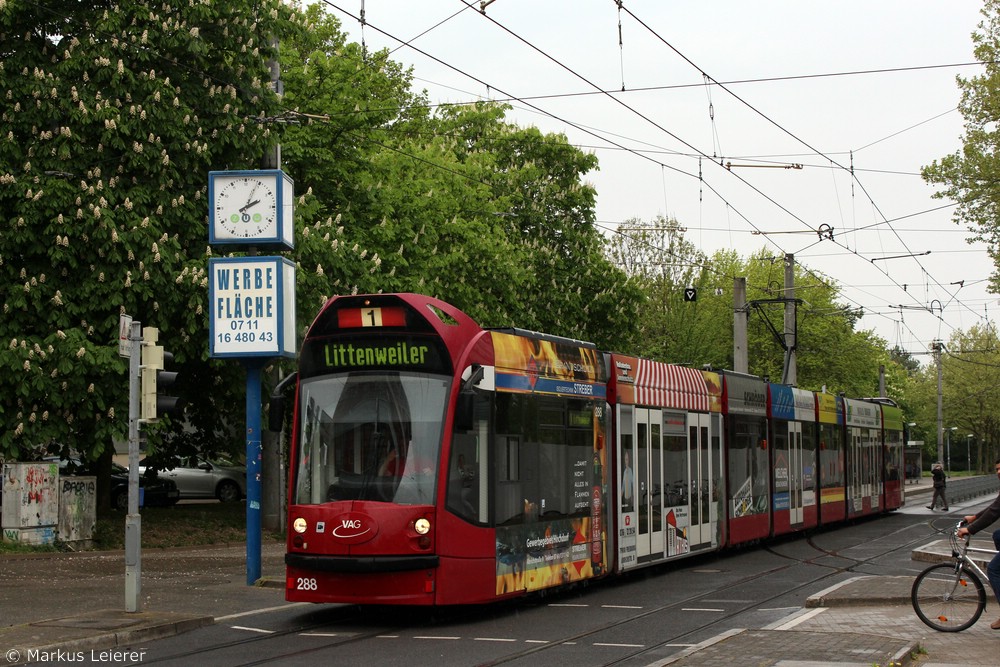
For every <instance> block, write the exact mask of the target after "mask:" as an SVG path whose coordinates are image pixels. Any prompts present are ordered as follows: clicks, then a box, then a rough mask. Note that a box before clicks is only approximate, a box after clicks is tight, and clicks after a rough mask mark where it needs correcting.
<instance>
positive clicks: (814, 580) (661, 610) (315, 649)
mask: <svg viewBox="0 0 1000 667" xmlns="http://www.w3.org/2000/svg"><path fill="white" fill-rule="evenodd" d="M875 520H879V519H875ZM916 525H920V524H910V525H908V526H904V527H899V528H897V529H895V530H892V531H890V532H888V533H884V534H880V535H879V536H877V537H874V538H872V539H870V540H865V541H861V542H857V543H855V544H854V545H851V546H850V547H845V548H843V549H833V548H828V547H825V546H823V545H822V544H821V543H820V542H819V540H820V538H821V534H822V533H815V534H810V535H807V536H800V538H801V539H800V540H796V541H795V542H799V543H800V544H802V543H804V544H806V545H808V546H809V548H811V549H813V550H814V551H815V552H816V553H815V554H813V555H804V556H802V555H800V556H795V555H792V554H788V553H782V551H781V546H782V544H777V545H774V544H769V545H765V546H763V547H761V550H762V551H766V552H768V553H769V554H771V555H773V556H774V557H776V558H780V559H783V560H785V561H787V562H784V563H781V564H779V565H777V566H775V567H770V568H767V569H765V570H760V571H755V572H754V573H753V574H748V575H746V576H741V577H739V578H738V579H735V580H733V581H731V582H729V583H727V584H725V585H721V586H718V587H714V588H712V589H711V590H700V591H697V592H692V593H691V594H689V595H685V596H683V597H681V598H675V599H672V600H671V601H670V602H667V603H663V604H660V605H656V606H654V607H646V608H643V609H641V610H636V612H635V613H629V614H628V615H627V617H624V618H618V619H616V620H613V621H608V622H605V623H600V624H598V625H594V626H592V627H588V628H586V629H584V630H581V631H579V632H575V633H570V634H567V635H566V636H563V637H559V638H556V639H551V640H545V642H544V643H538V644H532V645H530V646H526V647H523V648H520V649H519V650H515V651H513V652H510V653H506V654H504V655H501V656H498V657H496V658H495V659H491V660H486V661H479V662H468V663H461V664H475V665H476V667H494V666H500V665H506V664H513V663H517V662H518V661H522V660H527V659H531V660H532V661H534V660H538V659H542V660H544V659H545V656H546V655H547V654H548V655H553V653H552V652H554V651H557V650H559V649H560V648H564V647H566V646H568V645H571V644H575V643H584V642H586V641H587V639H588V638H597V637H600V636H601V635H602V634H604V633H608V632H609V631H613V630H614V629H615V628H623V627H627V626H628V625H630V624H635V623H642V622H643V621H644V620H647V619H651V618H654V617H656V616H658V615H669V614H680V613H683V610H684V609H685V608H688V607H691V606H693V605H697V603H699V601H702V600H707V599H712V598H718V597H720V596H721V597H726V596H727V595H728V594H730V593H731V592H733V591H737V590H739V589H740V588H743V587H746V586H747V585H748V584H750V583H752V582H753V581H754V580H759V579H762V578H766V577H780V575H781V574H782V573H783V572H786V571H790V570H791V569H792V568H796V567H799V566H801V565H808V566H811V567H816V568H820V570H818V571H817V576H812V577H810V578H809V580H808V581H805V582H801V583H798V584H794V585H789V586H787V587H781V588H780V590H776V591H775V592H774V593H773V594H771V595H766V596H763V597H756V598H754V599H753V601H752V604H740V605H739V606H737V607H734V608H732V609H730V610H728V611H726V612H725V613H722V614H720V615H716V616H713V617H712V618H711V619H709V620H705V621H704V622H699V623H696V624H695V625H689V626H687V627H686V628H685V629H684V630H683V631H680V632H676V633H675V634H672V635H670V636H659V637H658V638H657V641H656V643H655V644H653V645H648V646H643V647H641V648H637V649H635V650H627V651H626V652H625V653H622V654H619V655H617V656H616V657H615V658H614V659H610V660H607V661H605V662H601V663H590V664H601V665H602V667H610V666H613V665H624V664H628V663H631V664H635V661H636V660H637V659H641V658H642V657H643V656H649V655H651V654H653V653H654V652H657V651H660V650H661V649H662V647H663V646H664V645H667V644H689V643H696V640H697V638H698V637H699V636H701V637H702V638H703V637H704V633H705V631H706V630H710V629H711V628H712V627H713V626H720V625H721V626H726V624H727V622H729V621H731V620H732V619H734V618H736V617H738V616H739V615H741V614H745V613H747V612H748V611H752V610H753V609H754V608H759V607H763V606H766V605H767V604H768V603H770V602H774V601H775V600H778V599H780V598H784V597H787V596H789V595H794V594H795V593H797V592H801V591H804V590H809V589H818V588H822V587H825V586H828V585H830V583H832V582H833V581H834V580H835V579H836V578H837V577H838V576H839V575H842V574H844V573H846V572H862V573H863V572H864V570H865V569H866V568H867V567H868V566H870V565H871V564H872V563H874V562H876V561H878V560H879V559H883V558H885V557H886V556H889V555H892V554H894V553H900V552H904V551H907V550H912V549H913V548H914V546H916V545H918V544H921V543H923V542H926V540H927V539H928V536H927V534H926V533H921V534H920V535H918V536H914V537H912V538H909V539H904V540H903V542H901V543H900V542H897V541H895V540H894V539H893V538H896V539H898V538H899V537H900V535H901V534H904V533H906V532H908V531H913V530H914V529H915V526H916ZM926 525H929V527H930V528H931V529H932V530H934V531H935V532H940V530H941V529H939V528H938V527H937V526H935V525H934V522H933V521H931V522H928V523H927V524H926ZM880 541H887V542H889V544H886V545H885V546H884V548H880V549H877V550H876V551H875V552H874V553H870V554H867V555H865V556H864V557H856V556H852V555H850V554H847V553H845V552H846V551H849V549H851V548H854V547H857V546H861V545H864V544H867V545H869V546H870V545H872V544H876V543H878V542H880ZM792 543H793V541H791V540H790V541H788V542H787V544H792ZM825 558H836V559H842V560H843V561H844V563H842V564H839V565H837V564H830V563H824V562H822V561H823V559H825ZM657 576H658V575H657ZM523 602H524V601H522V603H523ZM521 606H522V608H523V604H522V605H521ZM515 607H516V605H514V606H512V608H515ZM482 611H483V612H484V613H495V612H496V608H495V607H491V608H484V609H483V610H482ZM501 613H502V614H506V612H505V611H503V610H501ZM359 614H360V615H361V616H362V617H369V618H374V617H375V614H373V613H371V612H370V611H367V612H362V611H360V610H359V608H358V607H354V606H351V607H343V608H339V609H336V610H331V611H326V612H316V613H315V614H314V615H313V618H312V619H310V620H309V622H304V623H298V624H296V625H294V627H287V628H283V629H279V630H274V631H268V633H267V634H261V635H255V636H251V637H244V638H240V639H237V640H232V641H227V642H222V643H218V644H213V645H211V646H204V647H198V648H193V649H191V650H189V651H178V652H175V653H173V654H171V655H164V656H160V657H156V658H152V657H149V656H147V658H146V659H145V660H143V662H142V663H141V664H142V665H151V664H164V663H171V664H184V663H189V662H190V661H191V660H199V661H201V662H205V663H211V662H213V656H215V657H218V656H221V655H224V654H226V653H227V652H228V655H227V659H226V660H225V662H226V664H228V665H233V666H234V667H255V666H259V665H272V664H291V663H295V662H296V661H297V660H298V659H301V658H305V657H308V656H310V655H315V654H320V653H322V652H324V651H329V650H332V649H336V648H337V647H346V646H349V645H358V644H363V643H364V642H367V641H371V640H374V639H376V638H379V637H385V636H387V635H388V636H396V635H403V634H411V633H412V632H413V631H414V630H417V629H419V628H426V627H431V626H436V625H440V624H441V623H442V622H444V623H448V622H450V621H451V620H453V618H452V615H451V614H450V613H448V612H443V613H439V614H438V615H431V617H427V618H425V620H424V621H423V622H416V617H415V615H414V614H413V613H412V612H411V613H408V614H406V613H403V614H402V616H403V617H402V618H396V619H395V620H397V621H399V622H398V623H388V624H379V625H377V626H372V627H369V628H367V629H363V630H361V631H356V630H351V631H344V630H341V629H339V627H338V626H342V625H345V624H350V625H352V626H356V625H357V623H358V620H359V619H358V616H359ZM389 616H390V618H391V617H392V613H391V612H390V613H389ZM461 620H462V621H463V622H464V620H466V617H463V618H462V619H461ZM663 627H664V628H669V627H670V625H669V624H667V625H664V626H663ZM320 630H325V631H327V632H330V633H338V634H340V633H342V634H341V636H337V637H329V638H326V637H324V638H325V639H328V640H326V641H318V642H315V643H310V645H308V646H302V645H298V646H291V647H289V646H285V647H284V648H285V650H282V648H281V645H280V644H277V645H275V644H274V643H273V642H275V641H276V640H279V641H280V640H281V639H282V638H287V637H290V636H296V635H304V634H308V633H309V632H312V631H320ZM317 634H322V633H317ZM265 647H269V648H265ZM270 649H275V652H273V653H272V652H271V651H270ZM247 653H252V654H253V655H252V656H248V657H249V658H250V659H238V661H233V660H232V659H231V658H232V657H233V655H234V654H235V655H238V656H241V657H242V656H246V654H247ZM595 655H597V654H595ZM658 657H662V655H661V654H658ZM650 661H652V659H651V660H650ZM442 664H448V663H442Z"/></svg>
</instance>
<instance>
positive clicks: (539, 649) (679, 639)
mask: <svg viewBox="0 0 1000 667" xmlns="http://www.w3.org/2000/svg"><path fill="white" fill-rule="evenodd" d="M931 527H932V528H934V530H935V531H936V532H941V531H939V530H938V529H937V528H935V527H934V526H933V525H932V526H931ZM912 528H913V527H912V526H907V527H904V528H902V529H900V530H898V531H894V533H891V534H896V533H899V532H903V531H908V530H911V529H912ZM891 534H890V535H891ZM885 537H889V536H885ZM926 540H927V536H926V535H922V536H920V537H916V538H913V539H912V540H908V541H907V542H905V543H904V544H901V545H895V546H893V547H891V548H888V549H886V550H884V551H882V552H880V553H878V554H875V555H873V556H869V557H867V558H863V559H857V558H851V557H849V556H844V555H842V554H840V553H839V552H836V551H832V550H829V549H824V548H822V547H819V546H818V545H816V544H815V543H814V542H813V538H812V536H810V537H808V538H806V543H807V544H809V546H810V547H812V548H813V549H816V550H817V551H819V552H821V554H823V556H822V557H827V556H833V557H837V558H845V559H846V560H849V561H853V564H852V565H850V566H848V567H834V566H829V565H825V564H822V563H818V562H816V559H817V558H820V557H821V556H817V557H815V558H794V557H792V556H787V555H784V554H779V553H776V552H775V551H774V550H773V548H772V547H765V548H764V550H765V551H768V552H769V553H771V554H773V555H775V556H777V557H780V558H786V559H788V560H789V561H790V562H789V563H788V564H787V565H784V566H781V567H777V568H772V569H770V570H767V571H764V572H758V573H755V574H753V575H751V576H748V577H744V578H741V579H740V580H737V581H734V582H732V583H730V584H727V585H726V586H722V587H719V588H717V589H715V590H713V591H710V592H700V593H698V594H695V595H691V596H689V597H687V598H684V599H682V600H676V601H673V602H671V603H669V604H664V605H661V606H659V607H656V608H653V609H646V610H643V612H642V613H641V614H636V615H634V616H631V617H629V618H626V619H619V620H618V621H615V622H613V623H608V624H605V625H604V626H601V627H596V628H592V629H589V630H587V631H585V632H581V633H577V634H575V635H573V636H570V637H566V638H563V639H561V640H558V641H553V642H550V643H547V644H544V645H540V646H535V647H531V648H527V649H525V650H523V651H519V652H517V653H511V654H508V655H505V656H503V657H502V658H498V659H497V660H492V661H489V662H482V663H478V664H477V665H476V667H497V666H499V665H504V664H508V663H511V662H515V661H517V660H521V659H523V658H527V657H529V656H535V657H538V656H540V655H542V654H544V652H545V651H547V650H551V649H553V648H556V647H558V646H560V645H564V644H567V643H569V642H578V641H580V640H583V639H586V638H587V637H590V636H594V635H597V634H599V633H602V632H606V631H608V630H610V629H613V628H615V627H621V626H624V625H627V624H630V623H634V622H637V621H640V620H642V619H643V618H646V617H649V616H654V615H656V614H661V613H665V612H670V611H672V610H680V609H682V608H684V607H685V606H686V605H689V604H691V603H692V602H695V601H697V600H700V599H703V598H705V597H708V596H712V597H715V596H718V595H720V594H725V593H727V592H729V591H732V590H736V589H739V588H740V587H742V586H744V585H746V584H747V583H748V582H749V581H750V580H752V579H757V578H760V577H763V576H768V575H772V574H777V573H779V572H781V571H783V570H787V569H790V568H792V567H795V566H797V565H803V564H805V565H811V566H815V567H824V568H828V569H830V572H828V573H827V574H825V575H823V576H820V577H816V578H814V579H811V580H810V581H808V582H803V583H801V584H798V585H795V586H792V587H790V588H787V589H783V590H781V591H780V592H778V593H776V594H774V595H772V596H768V597H765V598H758V599H755V600H754V603H753V605H750V606H746V607H741V608H739V609H734V610H732V611H730V612H727V613H725V614H723V615H722V616H717V617H714V618H713V619H712V620H711V621H707V622H705V623H702V624H700V625H697V626H696V627H694V628H691V629H688V630H686V631H684V632H682V633H678V634H676V635H674V636H672V637H667V638H664V639H663V640H662V641H660V642H658V643H657V644H656V645H655V646H648V647H643V648H641V649H637V650H635V651H632V652H630V653H628V654H626V655H623V656H620V657H617V658H615V659H614V660H610V661H607V662H604V663H601V664H600V667H613V666H614V665H622V664H626V663H628V662H630V661H633V660H635V659H636V658H640V657H642V656H643V655H647V654H649V653H651V652H653V651H656V650H657V649H658V648H659V647H661V646H664V645H667V644H677V643H687V642H686V641H685V640H686V639H689V638H691V637H693V636H696V635H697V634H699V633H701V632H703V631H705V630H706V629H708V628H710V627H712V626H713V625H718V624H720V623H723V622H725V621H728V620H731V619H733V618H735V617H737V616H739V615H740V614H743V613H745V612H747V611H748V610H749V609H750V608H751V607H759V606H762V605H765V604H767V603H768V602H772V601H774V600H777V599H779V598H782V597H785V596H787V595H789V594H791V593H795V592H797V591H801V590H803V589H806V588H814V587H816V586H817V585H822V584H823V583H824V582H826V581H827V580H829V579H832V578H834V577H836V576H837V575H840V574H843V573H844V572H853V571H855V568H856V567H858V566H861V565H865V564H868V563H871V562H872V561H874V560H876V559H879V558H884V557H885V556H887V555H890V554H892V553H896V552H899V551H903V550H911V549H912V548H913V547H914V546H915V545H916V544H918V543H922V542H925V541H926Z"/></svg>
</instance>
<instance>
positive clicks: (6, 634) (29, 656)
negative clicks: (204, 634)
mask: <svg viewBox="0 0 1000 667" xmlns="http://www.w3.org/2000/svg"><path fill="white" fill-rule="evenodd" d="M122 613H123V612H110V611H103V612H93V613H92V614H89V615H87V617H86V618H90V619H93V621H94V622H95V623H97V622H99V619H100V618H101V616H102V615H110V616H112V617H121V615H122ZM128 616H129V618H131V617H133V616H135V617H140V618H138V620H136V621H135V625H138V626H139V627H126V628H121V629H119V630H109V631H108V632H99V633H97V634H92V635H88V636H83V637H76V638H72V639H66V640H62V641H59V642H56V643H52V644H47V645H40V646H39V645H32V644H33V642H31V641H30V638H29V637H28V636H25V637H24V639H22V640H21V641H22V642H24V643H25V644H26V646H25V648H19V647H16V646H15V647H11V648H9V649H8V650H7V653H6V656H5V657H6V658H7V661H8V662H7V664H11V665H24V664H28V663H31V662H38V661H42V662H50V661H53V660H56V661H60V662H61V661H63V660H71V661H73V660H75V658H77V657H79V661H84V660H85V659H87V658H94V659H96V660H99V661H102V662H104V661H108V660H111V661H114V662H118V661H120V660H119V659H117V658H115V659H113V660H112V656H104V655H98V656H97V657H96V658H95V657H94V655H93V653H94V652H100V653H102V654H103V653H104V652H114V651H116V650H118V651H124V650H125V647H127V646H135V645H136V644H138V643H142V642H146V641H153V640H156V639H163V638H165V637H173V636H176V635H178V634H180V633H183V632H189V631H191V630H197V629H198V628H202V627H205V626H207V625H214V624H215V619H214V618H213V617H212V616H197V615H193V614H179V613H174V612H153V613H150V612H147V613H141V612H140V613H139V614H128ZM74 618H79V617H74ZM69 620H70V619H53V620H49V621H39V622H36V623H28V624H26V625H15V626H12V627H10V628H5V629H4V630H3V631H0V639H3V640H4V641H5V643H7V642H10V644H14V645H16V644H18V642H19V640H18V638H17V637H16V635H17V634H20V633H23V634H24V635H33V634H34V632H35V631H34V630H33V628H36V627H42V626H46V625H49V626H51V625H53V624H58V623H59V622H60V621H66V622H69ZM67 627H71V626H67ZM25 640H27V641H25ZM140 650H142V649H133V650H132V651H140ZM86 653H91V654H92V655H90V656H88V655H86ZM130 653H131V652H130ZM15 656H16V658H15ZM132 657H133V658H134V657H135V656H132ZM12 658H14V659H12ZM121 659H123V660H131V659H132V658H128V657H122V658H121ZM141 660H142V658H141V657H139V658H137V659H136V660H134V661H141Z"/></svg>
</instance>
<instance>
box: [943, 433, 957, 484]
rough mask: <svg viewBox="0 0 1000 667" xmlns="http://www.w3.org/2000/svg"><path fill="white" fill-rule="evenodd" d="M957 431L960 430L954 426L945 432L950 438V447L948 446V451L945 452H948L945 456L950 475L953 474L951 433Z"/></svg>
mask: <svg viewBox="0 0 1000 667" xmlns="http://www.w3.org/2000/svg"><path fill="white" fill-rule="evenodd" d="M957 430H958V427H957V426H952V427H951V428H949V429H947V430H946V431H945V435H947V436H948V445H947V449H946V450H945V452H946V454H945V456H946V457H947V462H948V463H947V467H948V474H951V432H952V431H957Z"/></svg>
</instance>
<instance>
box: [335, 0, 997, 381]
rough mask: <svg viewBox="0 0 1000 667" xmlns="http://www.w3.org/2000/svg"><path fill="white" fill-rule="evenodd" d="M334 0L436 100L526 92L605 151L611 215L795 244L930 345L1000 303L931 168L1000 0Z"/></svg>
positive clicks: (752, 247) (527, 111)
mask: <svg viewBox="0 0 1000 667" xmlns="http://www.w3.org/2000/svg"><path fill="white" fill-rule="evenodd" d="M324 4H325V5H326V6H327V9H328V11H329V12H330V13H332V14H333V15H335V16H337V17H338V18H340V19H341V21H342V23H343V27H344V29H345V30H346V31H347V32H348V33H349V35H350V37H351V39H352V40H354V41H362V39H363V40H364V42H365V44H366V45H367V46H368V48H370V49H373V50H375V49H381V48H389V49H391V50H394V52H393V54H392V57H393V59H395V60H397V61H399V62H402V63H405V64H408V65H412V67H413V73H414V77H415V87H416V88H418V89H420V88H425V89H426V90H427V91H428V93H429V95H430V97H431V100H432V101H434V102H469V101H473V100H475V99H477V98H487V97H488V98H492V99H504V100H507V99H510V98H514V99H513V100H512V101H511V104H513V106H514V111H513V112H511V114H510V115H509V116H508V117H509V118H510V119H511V120H512V121H514V122H517V123H518V124H521V125H535V126H537V127H539V128H540V129H542V130H543V131H546V132H561V133H564V134H566V136H567V137H569V140H570V142H572V143H573V144H575V145H578V146H580V147H581V148H583V149H585V150H588V151H592V152H594V153H595V154H596V155H597V156H598V158H599V160H600V164H601V168H600V171H598V172H593V173H591V174H588V175H587V180H588V181H590V182H592V183H593V184H594V186H595V187H596V188H597V192H598V204H597V217H598V221H599V224H600V225H601V227H602V229H604V230H605V231H606V232H607V233H613V230H614V229H615V227H616V226H617V224H618V223H620V222H622V221H624V220H626V219H629V218H636V217H637V218H641V219H643V220H650V219H653V218H654V217H655V216H658V215H667V216H670V217H675V218H677V220H678V221H679V222H680V224H681V225H682V226H683V227H685V228H686V229H687V232H686V237H687V239H688V240H690V241H691V242H693V243H694V244H695V245H696V246H698V247H699V248H700V249H701V250H703V251H704V252H706V253H708V254H710V253H712V252H714V251H715V250H717V249H719V248H737V249H738V250H739V251H740V253H741V255H743V256H744V257H746V256H748V255H749V254H751V253H752V252H754V251H756V250H758V249H759V248H761V247H764V248H766V249H767V250H768V252H771V253H773V254H774V255H775V256H781V255H783V254H784V253H793V254H794V255H795V259H796V261H797V262H798V263H799V264H801V265H803V266H804V267H806V268H808V269H810V270H812V271H816V272H818V273H821V274H823V275H825V276H828V277H830V278H832V279H833V280H834V281H836V282H837V283H838V284H839V285H840V286H841V287H842V288H843V291H842V300H843V302H844V303H846V304H848V305H850V306H851V307H853V308H858V307H863V308H864V312H865V316H864V318H863V320H862V323H861V326H862V327H863V328H868V329H873V330H875V332H876V333H878V335H880V336H882V337H883V338H885V339H886V341H887V342H888V343H889V344H890V345H897V344H898V345H900V346H901V347H902V348H903V349H905V350H907V351H909V352H912V353H915V354H918V355H920V356H918V357H917V358H918V359H920V360H921V361H922V362H924V363H926V362H927V361H928V359H929V358H928V357H927V356H926V355H925V354H924V353H926V352H927V350H928V349H929V345H930V343H931V341H932V340H934V339H942V340H947V339H948V337H949V336H950V335H951V334H952V333H953V332H954V331H955V330H956V329H962V330H965V329H968V328H970V327H971V326H973V325H976V324H983V323H984V322H986V321H987V319H988V320H989V321H993V320H995V318H996V312H997V309H998V307H1000V302H998V300H997V297H996V296H995V295H988V294H987V293H986V279H987V277H988V276H989V274H990V272H991V271H992V263H991V262H990V260H989V258H988V256H987V255H986V252H985V250H984V246H983V245H981V244H973V245H969V244H968V243H967V242H966V237H967V233H966V232H965V231H964V229H963V228H962V227H959V226H957V225H955V224H954V223H953V222H952V217H953V215H954V207H953V206H950V205H949V204H951V202H949V201H947V200H938V199H932V198H931V195H932V194H933V192H934V188H932V187H930V186H928V185H926V184H924V182H923V180H922V179H921V178H920V176H919V171H920V168H921V166H924V165H928V164H930V163H931V162H932V161H933V160H935V159H939V158H941V157H943V156H945V155H947V154H949V153H952V152H955V151H957V150H958V148H959V146H960V144H959V140H960V137H961V134H962V117H961V116H960V115H959V113H958V111H957V110H956V106H957V104H958V101H959V90H958V87H957V85H956V82H955V78H956V76H958V75H961V76H964V77H971V76H974V75H975V74H977V73H978V72H980V71H981V69H980V68H979V67H978V66H974V65H964V66H956V65H960V64H962V63H971V62H972V61H973V56H972V40H971V34H972V32H973V31H974V30H975V29H976V26H977V25H978V23H979V21H980V19H981V16H980V14H979V10H980V8H981V3H980V2H975V1H972V0H939V1H930V0H877V1H872V0H865V1H861V0H842V1H841V2H837V3H819V2H808V1H804V0H759V1H758V2H746V1H745V0H739V1H738V0H716V1H714V2H705V1H696V0H684V1H677V0H626V1H625V2H624V3H623V9H622V10H621V11H619V9H618V7H617V5H616V3H615V2H614V1H613V0H494V1H493V2H492V3H491V4H489V6H488V7H486V10H485V15H483V14H482V13H481V12H480V11H479V2H478V1H477V2H475V3H467V2H464V1H463V0H424V1H421V2H414V1H413V0H367V2H363V1H362V0H350V1H346V0H333V1H332V2H329V1H324ZM362 7H363V8H364V12H365V20H366V25H365V26H364V27H362V25H361V24H360V22H359V21H358V19H357V17H358V16H359V15H360V13H361V9H362ZM619 24H620V26H621V27H620V31H619ZM619 34H620V35H621V42H620V43H619ZM403 42H409V43H410V46H406V45H404V44H403ZM705 75H707V77H708V80H709V81H712V82H715V83H714V84H713V85H706V78H705ZM623 87H624V92H623V91H622V89H623ZM601 91H605V92H601ZM607 91H611V92H607ZM726 164H732V165H734V166H732V167H731V168H730V169H727V168H726V167H725V166H724V165H726ZM745 165H756V166H745ZM763 165H770V166H768V167H764V166H763ZM792 165H801V169H799V168H791V166H792ZM785 167H790V168H785ZM852 168H853V173H854V177H853V178H852V176H851V170H852ZM699 175H700V176H699ZM830 228H832V238H827V237H828V236H829V234H825V235H824V238H822V239H821V237H820V234H819V233H818V230H821V229H822V230H829V229H830ZM928 251H930V254H923V253H927V252H928ZM899 255H916V256H909V257H899ZM887 257H890V258H893V259H885V258H887ZM873 260H874V261H873ZM775 267H776V268H775V280H779V281H780V280H781V267H780V264H775ZM763 296H764V295H760V294H757V295H756V298H762V297H763ZM774 296H778V295H774ZM798 296H800V297H802V298H804V299H808V295H807V294H804V293H802V294H799V295H798ZM750 297H751V298H754V297H755V295H754V294H751V295H750ZM700 298H710V297H709V295H703V296H701V297H700ZM890 306H893V307H891V308H890ZM900 306H903V308H900Z"/></svg>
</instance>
